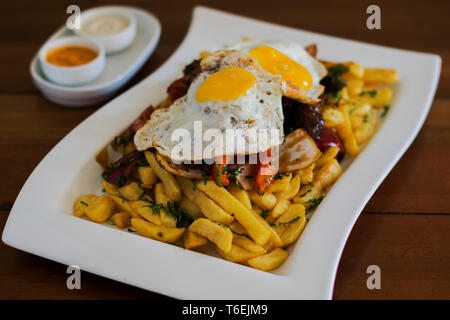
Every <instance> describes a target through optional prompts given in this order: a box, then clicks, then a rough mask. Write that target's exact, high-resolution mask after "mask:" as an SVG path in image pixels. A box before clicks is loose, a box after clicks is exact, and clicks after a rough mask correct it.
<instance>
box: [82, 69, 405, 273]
mask: <svg viewBox="0 0 450 320" xmlns="http://www.w3.org/2000/svg"><path fill="white" fill-rule="evenodd" d="M323 63H324V64H325V65H326V66H327V68H328V69H330V68H333V67H336V66H344V68H343V67H340V68H341V70H342V71H343V72H341V74H340V76H341V77H342V80H344V82H343V83H345V85H344V86H343V87H342V89H341V90H340V91H339V92H337V93H336V92H334V93H333V94H327V96H326V103H325V107H324V109H323V119H324V125H325V126H326V127H328V128H332V130H334V131H335V132H336V133H337V134H338V136H339V137H340V138H341V140H342V141H343V145H344V149H345V152H346V153H347V154H349V155H350V156H355V155H357V154H358V153H359V151H360V146H359V145H360V144H362V143H364V142H365V141H367V140H368V139H369V138H370V137H371V136H372V135H373V133H374V129H375V125H376V123H377V118H378V117H379V116H380V113H381V112H376V110H378V109H382V108H384V114H385V112H386V111H387V105H388V104H389V102H390V99H391V96H392V92H391V90H390V89H388V88H382V89H378V88H376V87H375V85H376V84H383V83H384V84H386V83H393V82H395V81H396V80H397V77H398V76H397V73H396V72H395V71H394V70H387V69H364V68H363V67H362V66H360V65H358V64H356V63H354V62H348V63H342V64H337V63H331V62H323ZM382 111H383V110H382ZM382 114H383V113H381V115H382ZM291 134H292V133H291ZM133 150H135V146H134V144H133V142H128V143H127V145H126V146H125V148H124V153H130V152H132V151H133ZM338 152H339V147H338V146H332V147H329V148H328V149H326V150H324V152H323V153H322V155H321V156H320V157H319V158H318V159H317V160H316V161H314V163H313V164H312V165H310V166H308V167H307V168H305V169H302V170H296V171H294V172H290V173H282V172H280V173H278V174H277V175H276V176H275V178H274V181H273V183H272V184H271V185H270V186H269V187H268V188H267V189H266V190H265V192H264V193H261V192H260V191H258V190H257V189H254V190H249V191H246V190H243V189H241V188H239V186H238V185H236V184H230V185H229V186H227V187H220V186H218V185H217V184H216V183H214V181H213V180H190V179H187V178H183V177H180V176H174V175H172V174H171V173H169V172H168V171H166V170H165V169H164V168H163V167H162V166H161V165H160V163H159V162H158V161H157V159H156V158H155V154H154V153H152V152H150V151H145V153H144V155H145V159H146V160H147V162H148V163H147V164H146V165H143V166H138V167H137V168H135V169H134V172H133V177H134V181H132V182H130V183H128V184H126V185H123V186H121V187H119V186H116V185H113V184H111V183H109V182H107V181H103V183H102V184H103V188H104V191H105V194H104V195H101V196H97V195H93V194H88V195H84V196H82V197H81V198H80V199H78V200H77V201H76V203H75V205H74V214H75V216H77V217H82V216H87V217H88V218H89V219H90V220H92V221H94V222H97V223H109V224H113V225H115V226H117V227H118V228H128V230H129V231H132V232H137V233H138V234H140V235H142V236H144V237H148V238H151V239H154V240H159V241H163V242H166V243H178V244H181V243H183V244H184V247H185V248H186V249H195V248H198V247H200V246H203V245H206V244H207V243H208V242H211V243H212V244H214V246H215V248H216V250H217V252H218V253H219V254H220V255H221V256H222V257H223V258H224V259H226V260H229V261H232V262H236V263H241V264H245V265H248V266H250V267H253V268H256V269H259V270H263V271H270V270H273V269H275V268H277V267H278V266H280V265H281V264H282V263H283V262H284V261H285V260H286V258H287V256H288V253H287V251H285V249H286V247H287V246H289V245H290V244H292V243H294V242H295V241H296V240H297V239H298V238H299V237H300V235H301V233H302V231H303V229H304V228H305V225H306V223H307V217H306V211H307V210H309V211H311V210H313V209H314V208H315V207H317V205H318V204H319V203H320V201H321V200H322V197H323V194H324V192H325V191H326V190H327V189H328V188H329V187H330V186H331V185H332V184H333V183H334V182H335V181H336V180H337V179H338V177H339V176H340V175H341V173H342V169H341V166H340V164H339V162H338V161H337V160H336V158H337V155H338ZM131 228H133V229H131Z"/></svg>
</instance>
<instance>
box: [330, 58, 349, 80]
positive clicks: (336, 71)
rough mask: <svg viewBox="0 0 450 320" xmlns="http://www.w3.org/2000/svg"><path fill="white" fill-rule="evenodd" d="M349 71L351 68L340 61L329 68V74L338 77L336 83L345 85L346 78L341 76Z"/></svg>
mask: <svg viewBox="0 0 450 320" xmlns="http://www.w3.org/2000/svg"><path fill="white" fill-rule="evenodd" d="M348 71H349V69H348V67H347V66H346V65H344V64H342V63H338V64H335V65H333V66H331V67H330V68H329V69H328V75H329V76H331V77H333V78H335V79H336V80H335V82H337V83H336V84H343V85H345V84H346V83H345V81H344V80H342V78H341V76H342V75H343V74H344V73H347V72H348Z"/></svg>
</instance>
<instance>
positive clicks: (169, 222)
mask: <svg viewBox="0 0 450 320" xmlns="http://www.w3.org/2000/svg"><path fill="white" fill-rule="evenodd" d="M155 200H156V203H158V204H162V205H163V206H165V207H167V203H168V202H170V199H169V197H168V196H167V194H166V191H165V188H164V185H163V184H162V183H161V182H160V183H157V184H156V185H155ZM160 215H161V222H162V225H163V226H166V227H169V228H175V227H176V226H177V220H176V219H175V218H174V217H172V216H170V215H169V213H168V212H167V209H162V210H161V213H160Z"/></svg>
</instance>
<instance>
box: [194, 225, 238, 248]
mask: <svg viewBox="0 0 450 320" xmlns="http://www.w3.org/2000/svg"><path fill="white" fill-rule="evenodd" d="M189 231H191V232H194V233H196V234H198V235H200V236H202V237H205V238H206V239H208V240H209V241H211V242H213V243H214V244H215V245H216V246H217V247H218V248H219V249H220V250H222V251H223V252H225V253H226V252H229V251H230V250H231V245H232V242H233V234H232V233H231V230H230V229H228V228H226V227H223V226H220V225H218V224H217V223H215V222H212V221H211V220H208V219H206V218H199V219H197V220H195V221H194V222H193V223H192V224H191V225H190V226H189Z"/></svg>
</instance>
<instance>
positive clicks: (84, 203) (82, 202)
mask: <svg viewBox="0 0 450 320" xmlns="http://www.w3.org/2000/svg"><path fill="white" fill-rule="evenodd" d="M80 203H81V204H82V205H85V206H86V207H89V205H88V204H87V203H86V202H84V201H80Z"/></svg>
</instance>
